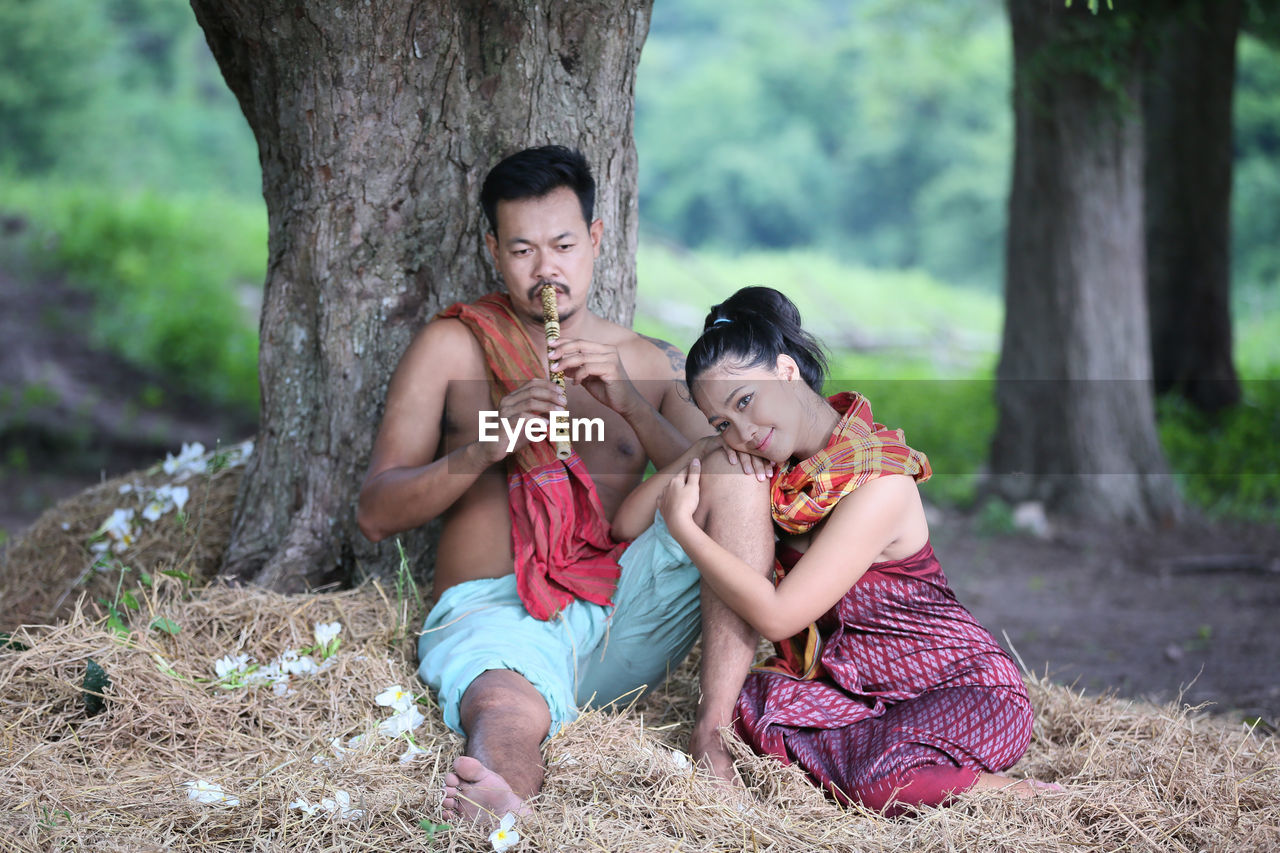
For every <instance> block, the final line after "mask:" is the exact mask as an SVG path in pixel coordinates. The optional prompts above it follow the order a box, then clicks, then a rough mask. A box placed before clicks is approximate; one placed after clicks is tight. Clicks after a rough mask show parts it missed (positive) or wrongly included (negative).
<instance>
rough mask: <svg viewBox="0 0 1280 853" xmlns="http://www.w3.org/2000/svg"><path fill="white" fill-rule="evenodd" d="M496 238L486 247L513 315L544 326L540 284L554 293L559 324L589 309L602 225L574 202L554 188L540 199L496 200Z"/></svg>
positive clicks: (565, 190) (568, 191) (488, 236)
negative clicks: (589, 218) (584, 215)
mask: <svg viewBox="0 0 1280 853" xmlns="http://www.w3.org/2000/svg"><path fill="white" fill-rule="evenodd" d="M497 220H498V233H497V234H496V235H494V234H486V235H485V244H486V245H487V246H488V247H489V253H490V254H491V255H493V262H494V263H495V264H496V265H497V267H498V272H499V273H501V274H502V280H503V283H505V284H506V286H507V292H508V293H509V294H510V296H511V303H512V305H513V307H514V308H515V311H516V313H517V314H520V315H523V316H525V317H527V318H529V320H530V321H531V322H534V323H541V322H542V285H543V284H544V283H546V282H551V283H552V284H554V285H555V288H556V306H557V308H558V310H559V312H560V320H561V322H565V321H567V320H568V319H569V318H570V317H572V316H573V314H574V313H575V312H577V311H578V310H581V309H584V308H585V307H586V305H587V294H588V293H590V291H591V271H592V267H593V265H594V263H595V259H596V256H597V255H599V254H600V236H601V234H603V233H604V225H603V224H602V223H601V222H600V220H599V219H597V220H596V221H595V222H592V223H591V224H590V225H588V224H587V222H586V220H585V219H583V218H582V207H581V206H579V204H578V197H577V196H576V195H574V193H573V190H571V189H569V188H568V187H557V188H556V189H554V190H552V191H551V192H549V193H547V194H546V195H544V196H542V197H541V198H526V199H519V200H517V201H500V202H498V208H497Z"/></svg>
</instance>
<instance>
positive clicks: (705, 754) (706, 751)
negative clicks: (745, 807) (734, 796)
mask: <svg viewBox="0 0 1280 853" xmlns="http://www.w3.org/2000/svg"><path fill="white" fill-rule="evenodd" d="M706 728H710V731H709V732H708V731H705V729H706ZM689 752H690V753H691V754H692V755H693V757H694V759H695V760H696V761H697V762H698V764H699V765H700V766H701V767H702V768H703V769H704V770H710V771H711V772H712V773H713V774H714V775H715V776H716V778H718V779H720V780H722V781H724V782H727V783H729V784H731V785H738V784H741V783H740V782H739V781H738V774H737V772H736V771H735V769H734V766H733V756H731V755H730V754H729V750H728V749H727V748H726V747H725V745H724V740H723V739H721V737H720V729H718V728H715V727H705V726H697V727H695V728H694V730H693V735H692V736H691V737H690V738H689Z"/></svg>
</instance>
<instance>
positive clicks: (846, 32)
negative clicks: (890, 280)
mask: <svg viewBox="0 0 1280 853" xmlns="http://www.w3.org/2000/svg"><path fill="white" fill-rule="evenodd" d="M1255 12H1256V14H1255V15H1254V17H1255V18H1256V20H1253V21H1252V22H1251V24H1250V26H1251V27H1252V28H1253V29H1254V30H1258V29H1259V28H1261V27H1263V26H1264V25H1265V24H1267V23H1268V20H1269V21H1270V23H1271V25H1273V26H1280V23H1278V22H1277V20H1276V18H1277V16H1275V15H1274V13H1272V17H1271V18H1270V19H1267V20H1262V19H1261V18H1258V16H1262V18H1265V17H1266V16H1265V15H1264V14H1263V12H1262V11H1260V10H1255ZM1102 14H1104V15H1106V14H1119V10H1118V11H1117V12H1116V13H1109V12H1105V11H1104V12H1103V13H1102ZM1126 20H1127V19H1126ZM1277 47H1280V42H1276V43H1273V42H1270V41H1268V42H1265V43H1264V42H1263V41H1261V40H1260V39H1258V38H1256V37H1253V36H1249V35H1242V37H1241V40H1240V52H1239V68H1238V74H1237V91H1236V115H1237V119H1236V129H1235V133H1236V165H1237V173H1236V180H1235V193H1234V198H1233V217H1234V224H1235V235H1234V236H1235V239H1234V242H1233V261H1234V282H1235V285H1236V286H1237V287H1268V288H1273V287H1275V286H1276V285H1277V283H1280V240H1277V235H1280V142H1278V139H1280V51H1278V49H1277ZM1089 61H1090V62H1091V63H1093V64H1096V61H1095V60H1094V59H1090V60H1089ZM1010 63H1011V36H1010V34H1009V25H1008V19H1007V15H1006V13H1005V10H1004V6H1003V4H1002V3H1000V2H998V0H963V1H962V2H948V3H943V2H936V0H927V1H926V2H922V3H901V2H896V0H797V2H793V3H788V4H786V5H785V6H783V7H780V6H779V5H778V4H776V3H768V2H766V0H741V2H738V3H734V4H733V6H732V10H731V11H730V10H729V7H726V6H725V5H724V4H723V3H720V2H717V0H679V2H668V0H656V2H655V3H654V7H653V21H652V25H651V27H650V33H649V38H648V40H647V42H646V43H645V48H644V53H643V54H642V58H641V63H640V72H639V75H638V77H637V85H636V145H637V148H638V150H639V153H640V210H641V215H642V226H643V227H644V228H646V229H648V230H649V231H650V232H651V233H654V234H657V235H660V236H661V237H663V238H664V239H666V240H669V241H673V242H677V243H680V244H682V245H685V246H691V247H702V248H714V249H717V250H721V251H742V250H747V249H755V250H759V249H770V248H794V247H800V246H810V247H820V248H822V249H823V250H825V251H826V252H828V253H830V254H832V255H833V256H834V257H836V258H838V259H840V260H841V261H842V262H845V263H849V264H856V265H858V266H868V267H892V268H915V269H921V270H924V271H926V272H928V273H930V274H931V275H932V276H934V277H935V278H938V279H941V280H943V281H947V282H950V283H953V284H974V285H978V286H980V287H984V288H986V289H988V290H991V291H997V290H999V288H1000V285H1001V281H1002V269H1003V239H1004V217H1005V204H1006V198H1007V192H1008V184H1009V175H1010V171H1011V166H1010V161H1011V156H1012V139H1011V133H1012V122H1011V113H1010V108H1009V94H1010V86H1011V69H1010Z"/></svg>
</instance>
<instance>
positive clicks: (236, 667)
mask: <svg viewBox="0 0 1280 853" xmlns="http://www.w3.org/2000/svg"><path fill="white" fill-rule="evenodd" d="M248 665H249V656H248V655H236V656H235V657H232V656H231V655H227V656H225V657H220V658H218V659H217V660H216V661H214V662H213V671H214V672H215V673H217V675H218V678H226V677H227V676H228V675H234V674H235V673H237V672H240V671H241V670H243V669H244V668H245V667H247V666H248Z"/></svg>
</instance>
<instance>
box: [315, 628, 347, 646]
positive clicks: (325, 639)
mask: <svg viewBox="0 0 1280 853" xmlns="http://www.w3.org/2000/svg"><path fill="white" fill-rule="evenodd" d="M315 632H316V645H317V646H327V645H329V643H331V642H332V641H333V640H334V639H335V638H337V636H338V635H339V634H341V633H342V623H341V622H319V623H317V624H316V627H315Z"/></svg>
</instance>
